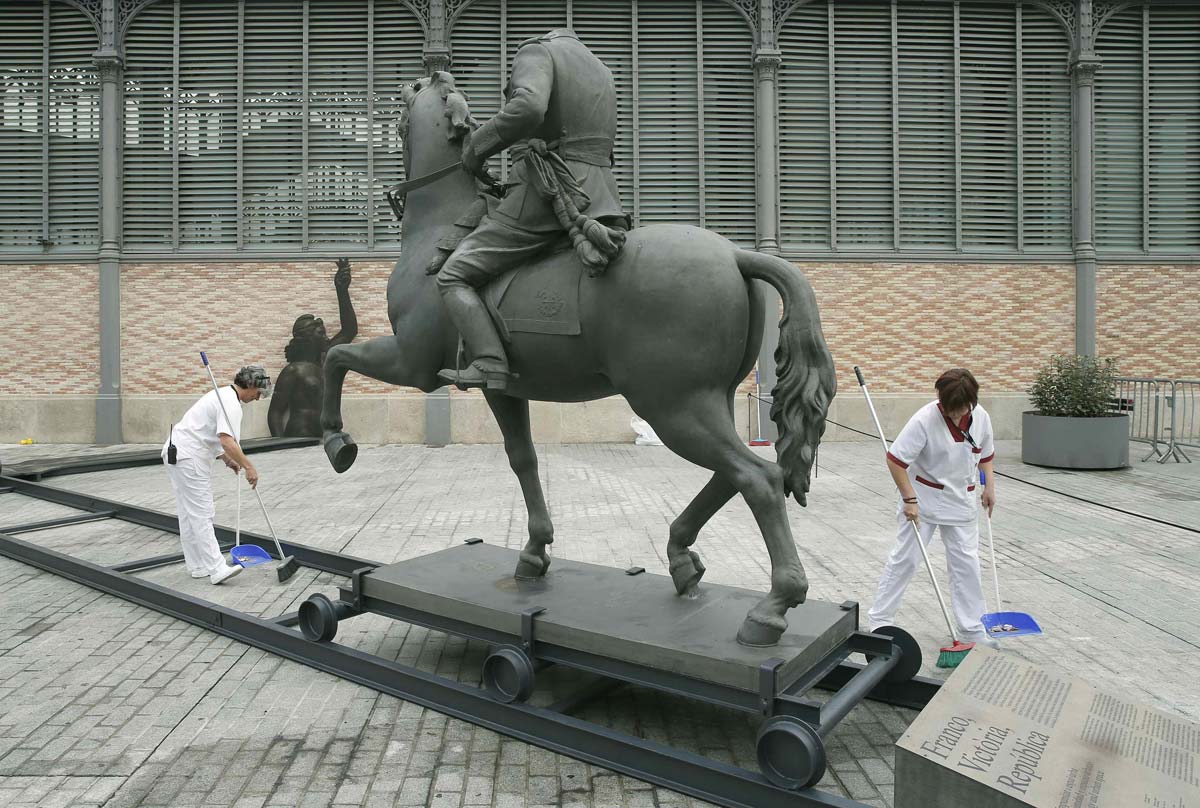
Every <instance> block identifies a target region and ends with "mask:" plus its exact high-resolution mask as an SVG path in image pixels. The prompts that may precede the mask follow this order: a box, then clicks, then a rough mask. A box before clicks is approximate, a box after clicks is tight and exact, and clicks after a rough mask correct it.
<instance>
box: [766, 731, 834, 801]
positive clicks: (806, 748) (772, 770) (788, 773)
mask: <svg viewBox="0 0 1200 808" xmlns="http://www.w3.org/2000/svg"><path fill="white" fill-rule="evenodd" d="M757 751H758V767H759V768H760V769H762V773H763V774H764V775H766V778H767V779H768V780H770V781H771V782H772V783H774V784H775V785H777V786H779V787H780V788H787V789H791V790H793V791H795V790H798V789H802V788H808V787H809V786H815V785H816V784H817V783H819V782H820V781H821V778H822V777H824V776H825V743H824V742H823V741H822V740H821V736H820V735H818V734H817V731H816V730H815V729H813V727H812V725H811V724H806V723H804V722H803V721H799V720H797V719H795V718H791V717H789V716H786V715H779V716H775V717H774V718H772V719H769V720H768V721H766V722H765V723H764V724H763V725H762V728H761V729H759V731H758V743H757Z"/></svg>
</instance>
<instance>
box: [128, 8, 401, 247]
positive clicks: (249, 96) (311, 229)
mask: <svg viewBox="0 0 1200 808" xmlns="http://www.w3.org/2000/svg"><path fill="white" fill-rule="evenodd" d="M423 46H424V35H423V32H422V30H421V26H420V23H419V22H418V21H417V19H416V18H415V17H414V16H413V14H412V12H411V10H410V9H408V8H407V7H405V6H402V5H400V4H398V3H396V2H395V0H353V2H336V1H335V0H307V2H301V0H241V1H240V2H239V1H238V0H212V2H200V1H199V0H175V1H174V2H164V3H159V4H156V5H152V6H150V7H149V8H147V9H145V10H143V11H142V12H141V13H140V14H139V15H138V17H137V18H136V19H135V20H134V21H133V24H132V25H131V27H130V31H129V35H128V38H127V45H126V47H127V54H128V56H127V68H126V76H127V84H128V100H127V102H126V110H125V113H126V114H125V150H124V173H125V182H124V188H123V203H124V246H125V249H126V250H127V251H133V252H137V251H139V250H140V251H147V250H148V251H162V250H174V251H180V250H186V251H203V250H230V249H237V250H246V251H254V250H265V249H272V250H279V249H287V250H305V249H309V248H311V247H313V246H317V247H321V246H328V247H332V246H336V245H365V246H366V247H368V248H373V247H374V246H375V244H376V243H377V242H380V243H384V244H387V245H389V246H392V247H394V246H395V245H396V244H397V243H398V241H399V224H398V223H396V222H394V221H393V217H392V214H391V211H390V210H389V209H388V208H387V206H386V203H385V202H384V200H383V191H384V190H385V188H386V187H387V185H389V184H390V183H391V182H394V181H395V177H396V176H397V175H398V174H399V173H402V171H403V167H402V164H401V163H402V153H403V148H402V144H401V143H400V141H399V136H398V134H397V132H396V130H395V124H396V121H397V120H398V118H399V112H400V106H401V101H400V91H401V87H402V85H403V84H405V83H408V82H411V81H412V80H414V79H415V78H417V77H418V76H419V75H420V74H421V73H422V70H421V53H422V49H423ZM377 169H378V170H377ZM377 176H378V177H388V178H391V179H390V181H386V182H385V181H384V180H382V179H376V177H377Z"/></svg>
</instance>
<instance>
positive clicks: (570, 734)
mask: <svg viewBox="0 0 1200 808" xmlns="http://www.w3.org/2000/svg"><path fill="white" fill-rule="evenodd" d="M105 467H106V468H110V467H111V466H105ZM5 492H12V493H18V494H22V495H25V496H30V497H34V498H36V499H40V500H44V501H47V502H54V503H57V504H60V505H66V506H69V507H72V508H75V509H78V510H80V511H83V512H84V513H83V514H81V515H80V516H73V517H65V518H61V519H56V520H44V521H42V522H33V523H27V524H24V525H14V526H10V527H7V528H2V529H0V555H3V556H6V557H8V558H11V559H14V560H16V561H19V562H21V563H24V564H28V565H30V566H33V567H37V568H38V569H42V570H45V571H47V572H50V573H53V574H55V575H59V576H61V577H64V578H67V579H69V580H72V581H75V582H77V583H80V584H82V585H84V586H88V587H91V588H92V589H96V590H98V591H101V592H105V593H107V594H110V595H114V596H116V597H119V598H122V599H124V600H127V601H129V602H131V603H135V604H138V605H140V606H144V607H146V608H149V609H153V610H155V611H158V612H161V613H163V614H167V615H170V616H172V617H175V618H177V619H179V620H183V621H185V622H188V623H191V624H193V625H197V626H201V627H203V628H205V629H207V630H209V631H213V632H216V633H218V634H221V635H224V636H226V637H230V638H231V639H235V640H238V641H239V642H243V643H246V644H248V645H252V646H254V647H256V648H261V649H263V650H265V651H269V652H271V653H273V654H276V655H278V656H281V657H284V658H286V659H290V660H293V661H295V662H299V663H301V664H303V665H307V666H309V667H312V668H316V669H317V670H321V671H325V672H327V673H331V674H333V675H335V676H338V677H340V678H343V679H346V680H348V681H352V682H356V683H358V684H361V685H364V686H366V687H370V688H372V689H374V690H377V691H379V692H382V693H388V694H390V695H393V696H396V697H397V698H400V699H403V700H405V701H411V702H414V703H416V704H420V705H422V706H424V707H428V708H429V709H432V710H435V711H437V712H440V713H444V714H446V715H450V716H453V717H455V718H459V719H462V720H464V721H468V722H470V723H472V724H476V725H479V726H482V727H486V728H488V729H491V730H493V731H495V732H498V733H501V734H504V735H507V736H509V737H513V738H517V739H520V740H522V741H525V742H527V743H530V744H533V745H536V746H540V747H543V748H545V749H549V750H551V751H553V752H557V753H559V754H563V755H567V756H569V757H572V758H575V759H577V760H582V761H585V762H588V763H592V764H595V765H598V766H602V767H605V768H608V769H612V770H615V771H618V772H621V773H624V774H627V775H629V776H631V777H635V778H638V779H640V780H645V781H647V782H651V783H654V784H656V785H660V786H664V787H666V788H670V789H672V790H675V791H678V792H681V793H683V794H688V795H691V796H694V797H697V798H699V799H703V800H706V801H709V802H713V803H716V804H718V805H723V806H729V808H800V807H805V808H807V807H808V806H823V807H824V808H865V806H864V805H863V804H862V803H859V802H857V801H855V800H852V799H847V798H845V797H841V796H838V795H834V794H829V793H826V792H822V791H819V790H817V789H816V788H803V789H793V788H786V787H782V786H780V785H777V784H775V783H773V782H771V781H770V780H768V779H767V778H766V777H764V776H763V775H762V774H760V773H758V772H754V771H750V770H748V769H744V768H740V767H736V766H731V765H729V764H726V763H723V762H721V761H717V760H712V759H710V758H705V757H701V756H699V755H696V754H693V753H691V752H688V751H686V750H682V749H676V748H673V747H669V746H666V745H663V744H659V743H655V742H652V741H648V740H645V739H643V738H638V737H636V736H633V735H629V734H626V733H623V732H619V731H615V730H612V729H609V728H607V727H604V726H601V725H597V724H593V723H591V722H588V721H583V720H581V719H578V718H575V717H574V716H572V715H570V711H571V710H572V709H575V708H577V707H579V706H580V705H581V704H582V703H585V702H586V700H587V699H588V698H592V697H595V696H598V695H601V694H602V693H603V692H604V691H605V690H606V689H611V687H613V686H619V683H617V684H614V683H611V682H606V681H603V680H601V681H600V682H599V683H598V684H599V686H598V687H597V686H595V685H593V686H591V687H590V688H588V689H587V691H586V692H582V693H581V694H579V696H578V698H568V699H566V700H564V701H563V702H560V703H558V704H556V705H553V706H551V707H550V708H543V707H537V706H533V705H530V704H528V703H519V702H514V703H503V702H501V701H498V700H497V699H496V698H494V697H493V696H492V695H491V694H489V693H488V692H487V691H486V690H485V689H484V688H481V687H474V686H471V685H465V684H462V683H460V682H457V681H454V680H450V679H446V678H444V677H440V676H437V675H435V674H431V673H428V672H425V671H422V670H420V669H418V668H414V667H412V666H408V665H404V664H401V663H398V662H395V661H393V660H389V659H386V658H383V657H379V656H374V655H372V654H367V653H364V652H362V651H358V650H356V649H353V648H349V647H347V646H344V645H340V644H338V643H335V642H312V641H310V640H308V639H306V638H305V637H304V636H303V635H302V634H301V633H300V632H299V631H297V630H295V629H294V628H292V627H293V626H295V625H296V623H297V616H296V614H295V613H292V614H286V615H280V616H278V617H275V618H272V619H264V618H260V617H256V616H254V615H250V614H247V613H244V612H240V611H237V610H235V609H230V608H227V607H225V606H221V605H218V604H215V603H212V602H209V601H205V600H201V599H199V598H194V597H191V596H189V595H185V594H182V593H180V592H176V591H174V590H172V589H168V588H166V587H163V586H160V585H158V584H155V583H152V582H150V581H147V580H144V579H142V578H139V577H137V576H135V575H133V574H131V573H133V572H136V571H139V570H145V569H151V568H154V567H158V566H163V565H166V564H171V563H177V562H179V561H182V555H164V556H156V557H153V558H148V559H143V560H140V561H135V562H129V563H125V564H120V565H115V566H111V567H106V566H101V565H99V564H94V563H92V562H89V561H84V560H82V559H79V558H75V557H72V556H68V555H65V554H63V553H59V552H56V551H53V550H50V549H47V548H44V547H40V546H38V545H36V544H32V543H29V542H26V541H23V540H21V539H18V538H16V536H15V535H14V534H17V533H22V532H32V531H34V530H48V529H53V528H54V527H57V526H65V525H69V524H80V523H83V522H90V521H97V520H100V519H110V518H111V519H119V520H122V521H126V522H130V523H132V524H138V525H144V526H146V527H151V528H155V529H158V530H162V531H164V532H167V533H176V534H177V533H178V530H179V528H178V522H177V520H176V517H175V516H173V515H170V514H165V513H162V512H160V511H154V510H151V509H148V508H142V507H139V506H135V505H130V504H127V503H121V502H116V501H114V500H108V499H104V498H101V497H95V496H91V495H88V494H81V493H78V492H74V491H68V490H65V489H61V488H55V487H52V486H48V485H44V484H41V483H37V482H32V481H29V480H22V479H17V478H13V477H7V476H0V494H2V493H5ZM216 531H217V537H218V541H219V542H221V543H222V544H223V545H228V544H231V543H232V538H233V536H232V531H230V530H229V529H228V528H222V527H217V528H216ZM242 535H243V538H244V540H246V541H250V542H254V543H260V544H261V545H262V546H264V547H270V546H271V544H270V542H269V541H268V537H265V536H258V535H256V534H253V533H249V532H245V531H243V533H242ZM283 549H284V552H285V553H286V554H288V555H293V556H294V557H295V558H296V559H297V561H298V562H299V563H300V564H301V565H302V566H305V567H309V568H311V569H316V570H321V571H324V572H330V573H333V574H336V575H341V576H346V577H352V574H353V573H354V572H355V571H356V570H358V571H360V572H359V574H360V575H361V574H363V573H362V572H361V571H362V570H363V569H364V568H374V567H378V566H380V565H379V564H378V563H376V562H372V561H370V560H367V559H363V558H357V557H354V556H349V555H344V554H340V553H331V552H328V551H325V550H320V549H317V548H314V547H309V546H306V545H301V544H296V543H292V542H284V543H283ZM271 554H272V555H273V556H274V555H276V554H275V553H274V552H272V553H271ZM864 669H865V668H864V666H862V665H857V664H854V663H849V662H841V664H838V665H837V666H835V667H833V668H832V669H831V670H828V671H827V672H825V673H824V675H823V677H822V679H821V682H820V684H819V686H821V687H826V688H832V689H840V688H842V687H843V686H844V685H846V684H847V683H848V682H851V681H852V680H853V679H854V678H855V677H856V676H857V675H858V674H859V673H860V672H862V671H863V670H864ZM860 681H861V679H860ZM939 686H940V682H938V681H937V680H933V679H924V678H922V677H914V678H913V679H911V680H909V681H905V682H899V683H887V682H882V683H880V684H878V685H876V686H875V687H874V688H873V689H872V690H871V692H870V693H869V694H868V696H867V697H868V698H872V699H875V700H880V701H885V702H888V703H892V704H898V705H902V706H905V707H913V708H917V709H919V708H920V707H922V706H924V705H925V704H926V703H928V701H929V699H930V698H932V697H933V695H934V694H936V692H937V689H938V687H939ZM834 698H835V699H837V697H836V696H835V697H834ZM843 701H848V700H847V699H843ZM843 706H844V710H845V711H848V710H849V706H848V705H843ZM839 711H841V712H842V714H844V711H842V710H839Z"/></svg>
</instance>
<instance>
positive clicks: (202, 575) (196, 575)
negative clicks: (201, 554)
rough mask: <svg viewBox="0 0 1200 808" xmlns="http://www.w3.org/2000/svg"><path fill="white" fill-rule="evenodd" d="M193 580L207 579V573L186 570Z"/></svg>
mask: <svg viewBox="0 0 1200 808" xmlns="http://www.w3.org/2000/svg"><path fill="white" fill-rule="evenodd" d="M188 572H189V573H190V574H191V576H192V577H193V578H207V577H208V573H207V572H205V571H204V570H188Z"/></svg>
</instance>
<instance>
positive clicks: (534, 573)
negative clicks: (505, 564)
mask: <svg viewBox="0 0 1200 808" xmlns="http://www.w3.org/2000/svg"><path fill="white" fill-rule="evenodd" d="M548 569H550V556H546V555H534V554H533V553H526V552H522V553H521V560H520V561H518V562H517V571H516V572H514V573H513V577H514V578H524V579H526V580H530V579H534V580H536V579H538V578H541V577H542V576H543V575H545V574H546V570H548Z"/></svg>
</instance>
